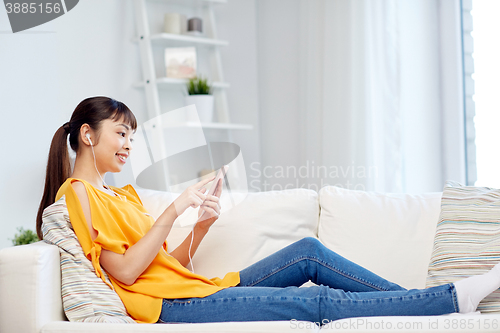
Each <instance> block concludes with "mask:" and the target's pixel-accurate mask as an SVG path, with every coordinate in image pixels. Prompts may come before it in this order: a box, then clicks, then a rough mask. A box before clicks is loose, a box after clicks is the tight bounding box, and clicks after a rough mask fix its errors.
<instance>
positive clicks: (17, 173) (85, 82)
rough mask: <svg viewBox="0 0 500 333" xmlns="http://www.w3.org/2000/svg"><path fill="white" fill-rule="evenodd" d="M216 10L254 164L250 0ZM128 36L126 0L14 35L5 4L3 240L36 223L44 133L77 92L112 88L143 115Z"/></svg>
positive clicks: (241, 136)
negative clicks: (17, 229) (134, 84)
mask: <svg viewBox="0 0 500 333" xmlns="http://www.w3.org/2000/svg"><path fill="white" fill-rule="evenodd" d="M165 11H168V9H166V10H165ZM215 16H216V19H217V21H218V22H217V23H218V34H219V38H221V39H227V40H229V43H230V45H229V46H228V47H226V48H223V49H222V50H221V52H222V55H221V56H222V58H223V59H222V60H223V65H224V70H225V75H226V80H227V81H229V82H230V83H231V88H230V89H229V91H228V94H229V101H228V103H229V107H230V109H231V110H232V111H231V112H232V114H231V115H232V117H233V119H232V120H233V121H234V122H241V123H250V124H253V125H254V128H255V129H254V130H253V131H246V132H245V133H243V132H242V133H235V135H234V142H235V143H237V144H238V145H240V147H242V151H243V154H244V158H245V162H246V164H247V165H250V163H252V162H254V161H259V156H260V152H259V137H258V94H257V74H256V73H257V68H256V66H257V59H256V47H255V43H256V37H255V36H256V28H255V1H254V0H237V1H233V0H231V1H229V2H228V4H227V5H221V6H217V7H216V10H215ZM134 35H135V22H134V16H133V6H132V1H131V0H107V1H99V0H86V1H80V2H79V3H78V5H77V6H76V7H75V8H74V9H73V10H71V11H70V12H68V13H67V14H65V15H63V16H61V17H59V18H57V19H56V20H53V21H51V22H48V23H46V24H44V25H41V26H38V27H35V28H32V29H29V30H27V31H25V32H19V33H16V34H12V32H11V28H10V24H9V22H8V17H7V14H6V12H5V9H4V6H1V8H0V114H1V116H2V123H3V128H2V130H1V132H0V140H1V142H2V148H3V149H2V153H3V154H2V155H3V157H2V159H1V160H2V163H0V216H1V218H0V230H1V231H0V248H3V247H6V246H10V245H11V241H10V240H9V238H13V236H14V234H15V233H16V228H17V227H21V226H22V227H24V228H31V229H33V230H34V229H35V217H36V212H37V209H38V204H39V201H40V198H41V195H42V190H43V184H44V177H45V164H46V160H47V155H48V150H49V146H50V141H51V139H52V136H53V134H54V132H55V131H56V130H57V128H58V127H59V126H61V125H62V124H63V123H64V122H66V121H68V120H69V118H70V116H71V113H72V112H73V110H74V108H75V107H76V105H77V104H78V103H79V102H80V101H81V100H83V99H85V98H87V97H90V96H97V95H104V96H109V97H113V98H116V99H118V100H120V101H122V102H124V103H125V104H126V105H127V106H128V107H129V108H131V110H132V111H133V112H134V113H135V115H136V117H137V119H138V122H139V123H142V122H144V121H146V120H147V116H146V113H145V106H146V104H145V99H144V96H143V95H144V93H143V92H142V91H141V90H137V89H134V88H132V87H131V84H132V83H133V82H136V81H138V80H139V79H141V78H142V76H141V75H142V73H141V67H140V59H139V50H138V47H137V45H136V44H134V43H132V42H130V39H131V37H132V36H134ZM241 37H244V38H241ZM226 64H227V67H226ZM165 111H168V110H165ZM247 169H249V166H247ZM125 172H127V170H125ZM128 180H129V182H133V179H130V178H128ZM117 185H122V184H117Z"/></svg>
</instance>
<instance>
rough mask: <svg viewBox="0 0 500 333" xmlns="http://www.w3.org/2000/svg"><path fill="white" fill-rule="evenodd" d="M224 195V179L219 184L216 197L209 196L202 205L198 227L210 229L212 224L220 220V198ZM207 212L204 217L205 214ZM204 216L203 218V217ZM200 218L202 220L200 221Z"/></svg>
mask: <svg viewBox="0 0 500 333" xmlns="http://www.w3.org/2000/svg"><path fill="white" fill-rule="evenodd" d="M221 193H222V179H219V184H218V186H217V189H216V190H215V193H214V195H207V198H206V199H205V201H204V202H203V203H202V204H201V205H200V209H199V211H198V221H197V226H198V227H201V228H206V229H208V228H210V227H211V226H212V224H214V222H215V221H217V219H218V218H219V215H220V210H221V206H220V203H219V198H220V195H221ZM204 212H206V213H205V214H204V215H203V213H204ZM202 215H203V217H202ZM200 218H202V219H201V220H200Z"/></svg>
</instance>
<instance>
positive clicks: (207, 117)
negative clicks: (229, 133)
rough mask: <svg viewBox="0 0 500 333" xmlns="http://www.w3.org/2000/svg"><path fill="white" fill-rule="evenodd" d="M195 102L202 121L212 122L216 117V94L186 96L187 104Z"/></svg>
mask: <svg viewBox="0 0 500 333" xmlns="http://www.w3.org/2000/svg"><path fill="white" fill-rule="evenodd" d="M191 104H194V105H195V106H196V111H197V112H198V117H199V118H200V122H202V123H211V122H212V120H213V117H214V96H213V95H188V96H186V97H185V105H186V106H187V105H191ZM187 120H188V121H196V119H187Z"/></svg>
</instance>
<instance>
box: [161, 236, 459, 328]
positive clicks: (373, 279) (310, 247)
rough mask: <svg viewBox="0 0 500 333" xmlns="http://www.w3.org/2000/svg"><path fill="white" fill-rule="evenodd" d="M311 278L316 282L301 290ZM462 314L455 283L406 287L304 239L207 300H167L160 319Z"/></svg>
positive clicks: (315, 318) (316, 319)
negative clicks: (430, 286) (237, 282)
mask: <svg viewBox="0 0 500 333" xmlns="http://www.w3.org/2000/svg"><path fill="white" fill-rule="evenodd" d="M309 280H311V281H312V282H314V283H315V284H317V285H318V286H312V287H303V288H299V286H301V285H302V284H303V283H305V282H307V281H309ZM452 312H458V303H457V299H456V293H455V287H454V285H453V284H445V285H442V286H438V287H433V288H428V289H412V290H406V289H405V288H403V287H400V286H399V285H397V284H394V283H392V282H389V281H387V280H385V279H383V278H381V277H379V276H378V275H376V274H374V273H372V272H370V271H368V270H366V269H364V268H363V267H361V266H359V265H356V264H355V263H353V262H351V261H349V260H347V259H345V258H343V257H342V256H340V255H338V254H336V253H335V252H333V251H331V250H329V249H328V248H326V247H325V246H323V245H322V244H321V243H320V242H319V241H318V240H317V239H315V238H304V239H302V240H300V241H298V242H295V243H293V244H291V245H289V246H287V247H285V248H284V249H282V250H280V251H278V252H276V253H274V254H272V255H270V256H268V257H266V258H264V259H262V260H260V261H259V262H257V263H255V264H253V265H251V266H249V267H248V268H245V269H244V270H242V271H241V272H240V283H239V284H238V285H237V286H236V287H230V288H226V289H223V290H221V291H218V292H216V293H215V294H212V295H210V296H206V297H203V298H187V299H186V298H183V299H164V300H163V306H162V310H161V314H160V319H159V321H158V322H165V323H173V322H175V323H180V322H183V323H206V322H225V321H271V320H292V319H295V320H305V321H311V322H316V323H319V324H321V323H328V322H330V321H333V320H337V319H342V318H350V317H368V316H416V315H441V314H447V313H452Z"/></svg>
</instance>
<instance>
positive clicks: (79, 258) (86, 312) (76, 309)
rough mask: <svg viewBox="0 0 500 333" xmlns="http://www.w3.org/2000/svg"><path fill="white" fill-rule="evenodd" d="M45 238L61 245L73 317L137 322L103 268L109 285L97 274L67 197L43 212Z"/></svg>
mask: <svg viewBox="0 0 500 333" xmlns="http://www.w3.org/2000/svg"><path fill="white" fill-rule="evenodd" d="M42 220H43V223H42V232H43V240H44V241H45V242H47V243H49V244H53V245H56V246H58V248H59V253H60V259H61V296H62V301H63V307H64V312H65V313H66V316H67V317H68V319H69V320H70V321H78V322H108V323H135V321H134V320H133V319H132V318H130V317H129V316H128V315H127V311H126V310H125V306H124V305H123V303H122V301H121V299H120V297H119V296H118V294H117V293H116V292H115V291H114V290H113V289H112V288H111V287H110V286H112V285H111V282H110V281H109V277H108V276H107V274H106V272H104V271H103V273H104V276H105V279H106V281H107V282H108V283H109V285H107V284H106V283H104V281H102V279H101V278H99V277H97V275H96V274H95V270H94V267H93V266H92V263H91V262H90V260H88V259H87V258H86V257H85V254H84V253H83V249H82V247H81V245H80V243H79V242H78V238H77V237H76V235H75V233H74V231H73V228H72V225H71V223H70V219H69V214H68V209H67V207H66V198H65V196H62V197H61V198H60V199H59V200H58V201H56V202H55V203H54V204H52V205H50V206H49V207H47V208H46V209H45V210H44V212H43V216H42Z"/></svg>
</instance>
